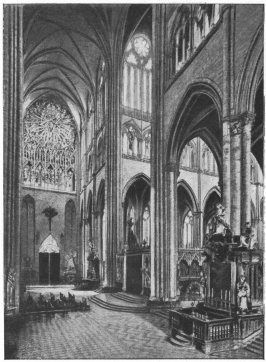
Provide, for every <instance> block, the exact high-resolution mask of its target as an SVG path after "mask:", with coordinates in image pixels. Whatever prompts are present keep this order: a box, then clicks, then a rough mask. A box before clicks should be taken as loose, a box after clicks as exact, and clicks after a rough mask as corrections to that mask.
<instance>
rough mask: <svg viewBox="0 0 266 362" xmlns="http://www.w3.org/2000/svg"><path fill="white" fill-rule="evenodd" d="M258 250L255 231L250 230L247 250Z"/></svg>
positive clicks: (253, 229)
mask: <svg viewBox="0 0 266 362" xmlns="http://www.w3.org/2000/svg"><path fill="white" fill-rule="evenodd" d="M257 248H258V239H257V232H256V230H255V228H253V227H252V228H251V233H250V244H249V249H250V250H253V249H257Z"/></svg>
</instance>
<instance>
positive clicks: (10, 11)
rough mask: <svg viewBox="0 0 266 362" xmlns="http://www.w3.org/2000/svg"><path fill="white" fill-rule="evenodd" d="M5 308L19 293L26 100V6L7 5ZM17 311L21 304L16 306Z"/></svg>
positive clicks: (16, 301) (14, 304) (17, 298)
mask: <svg viewBox="0 0 266 362" xmlns="http://www.w3.org/2000/svg"><path fill="white" fill-rule="evenodd" d="M4 28H5V32H4V49H5V51H4V64H3V65H4V69H5V70H6V71H5V72H4V155H5V157H4V160H5V162H4V175H3V182H4V243H5V245H4V250H5V255H4V268H5V293H4V294H5V309H8V308H9V307H14V306H16V307H18V305H19V297H20V286H19V280H20V279H19V278H20V252H19V251H20V233H19V232H20V187H21V186H20V165H21V142H22V141H21V140H22V137H21V133H22V102H23V7H22V5H6V6H4ZM16 311H17V312H18V308H17V309H16Z"/></svg>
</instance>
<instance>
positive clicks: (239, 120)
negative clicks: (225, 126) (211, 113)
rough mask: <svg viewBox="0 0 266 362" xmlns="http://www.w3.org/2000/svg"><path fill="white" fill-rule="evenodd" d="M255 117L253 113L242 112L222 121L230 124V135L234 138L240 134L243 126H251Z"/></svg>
mask: <svg viewBox="0 0 266 362" xmlns="http://www.w3.org/2000/svg"><path fill="white" fill-rule="evenodd" d="M255 116H256V115H255V113H251V112H243V113H241V114H237V115H234V116H229V117H225V118H224V120H223V121H224V122H229V123H230V126H231V127H230V129H231V135H232V136H236V135H239V134H241V132H242V129H243V127H244V126H246V125H249V124H250V125H252V123H253V122H254V120H255Z"/></svg>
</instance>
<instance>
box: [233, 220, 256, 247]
mask: <svg viewBox="0 0 266 362" xmlns="http://www.w3.org/2000/svg"><path fill="white" fill-rule="evenodd" d="M239 248H245V249H244V250H254V249H257V248H258V240H257V232H256V230H255V228H254V227H251V226H250V223H249V222H247V223H246V233H245V235H241V236H240V245H239V247H238V249H239Z"/></svg>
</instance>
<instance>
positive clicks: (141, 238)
mask: <svg viewBox="0 0 266 362" xmlns="http://www.w3.org/2000/svg"><path fill="white" fill-rule="evenodd" d="M150 230H151V229H150V185H149V183H148V181H147V180H146V179H145V178H144V177H139V178H137V179H136V180H135V181H134V182H132V183H131V185H130V186H129V188H128V190H127V192H126V194H125V201H124V244H125V249H126V250H127V265H126V268H127V280H126V285H127V291H129V292H131V293H135V294H140V293H141V292H142V290H143V286H142V268H143V265H142V255H143V253H144V252H145V253H146V252H147V251H148V250H149V248H150V242H151V234H150ZM146 269H147V268H146ZM146 274H148V270H146Z"/></svg>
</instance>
